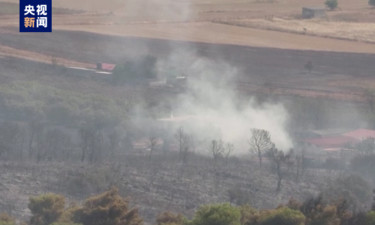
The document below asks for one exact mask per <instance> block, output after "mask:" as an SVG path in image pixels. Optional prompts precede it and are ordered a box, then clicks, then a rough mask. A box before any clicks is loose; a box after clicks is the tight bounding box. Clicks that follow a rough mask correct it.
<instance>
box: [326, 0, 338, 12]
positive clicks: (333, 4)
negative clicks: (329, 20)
mask: <svg viewBox="0 0 375 225" xmlns="http://www.w3.org/2000/svg"><path fill="white" fill-rule="evenodd" d="M325 4H326V6H327V7H328V8H329V9H330V10H334V9H336V8H337V6H338V3H337V0H327V1H326V2H325Z"/></svg>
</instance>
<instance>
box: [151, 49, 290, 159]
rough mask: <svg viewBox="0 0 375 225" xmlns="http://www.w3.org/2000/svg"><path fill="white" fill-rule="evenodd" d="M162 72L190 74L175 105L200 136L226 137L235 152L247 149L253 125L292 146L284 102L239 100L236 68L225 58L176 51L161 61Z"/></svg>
mask: <svg viewBox="0 0 375 225" xmlns="http://www.w3.org/2000/svg"><path fill="white" fill-rule="evenodd" d="M158 70H159V74H160V75H159V76H163V73H167V71H173V72H174V73H176V74H177V76H179V75H186V76H188V81H187V87H186V91H185V92H184V93H182V94H181V95H180V96H178V98H177V99H178V100H177V101H176V104H175V106H174V109H173V117H174V118H175V120H172V121H175V122H177V121H180V122H182V121H183V122H182V124H181V126H183V127H184V128H185V129H186V130H188V131H189V132H190V133H192V134H194V136H195V137H196V138H197V139H201V140H204V141H210V140H212V139H223V141H224V142H229V143H233V144H235V149H236V153H246V152H247V151H248V139H249V138H250V136H251V132H250V130H251V129H252V128H258V129H265V130H267V131H269V132H270V134H271V138H272V140H273V142H274V143H275V144H276V146H277V147H278V148H280V149H282V150H289V149H290V148H291V147H292V141H291V139H290V137H289V134H288V133H287V131H286V129H285V127H286V124H287V122H288V113H287V111H286V109H285V108H284V106H283V105H282V104H274V103H264V104H258V103H256V101H255V100H254V99H253V98H249V99H246V100H243V99H242V100H240V96H239V94H238V93H237V92H236V90H235V85H234V78H235V76H236V75H237V69H236V68H234V67H232V66H230V65H228V64H226V63H225V62H218V61H210V60H208V59H205V58H201V57H199V56H197V55H196V54H194V53H193V52H186V51H177V52H175V53H173V54H171V55H170V57H169V58H168V59H167V60H165V61H160V62H159V63H158Z"/></svg>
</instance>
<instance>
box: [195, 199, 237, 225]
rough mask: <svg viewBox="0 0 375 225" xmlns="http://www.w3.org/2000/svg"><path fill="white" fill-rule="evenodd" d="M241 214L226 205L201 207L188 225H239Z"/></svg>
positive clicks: (234, 208)
mask: <svg viewBox="0 0 375 225" xmlns="http://www.w3.org/2000/svg"><path fill="white" fill-rule="evenodd" d="M240 220H241V212H240V210H239V209H238V208H237V207H234V206H231V205H230V204H228V203H224V204H215V205H205V206H201V207H200V208H199V209H198V211H197V212H196V213H195V216H194V219H193V220H192V221H191V222H190V223H189V224H190V225H240V224H241V223H240Z"/></svg>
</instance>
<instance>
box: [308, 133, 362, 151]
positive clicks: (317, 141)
mask: <svg viewBox="0 0 375 225" xmlns="http://www.w3.org/2000/svg"><path fill="white" fill-rule="evenodd" d="M355 142H358V140H357V139H355V138H352V137H349V136H332V137H322V138H313V139H307V140H305V143H308V144H311V145H315V146H317V147H320V148H322V149H336V148H337V149H339V148H344V147H346V146H348V145H350V144H353V143H355Z"/></svg>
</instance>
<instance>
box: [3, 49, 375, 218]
mask: <svg viewBox="0 0 375 225" xmlns="http://www.w3.org/2000/svg"><path fill="white" fill-rule="evenodd" d="M310 64H311V63H310ZM311 65H312V64H311ZM311 65H307V66H305V70H308V71H309V74H311V73H313V72H314V70H315V69H316V68H315V64H314V70H313V67H312V66H311ZM7 66H8V67H9V65H8V64H7ZM7 66H4V67H5V68H7ZM13 66H14V65H13ZM156 67H157V58H155V57H152V56H145V57H144V58H141V59H139V61H137V60H136V61H134V60H133V61H131V60H130V61H126V62H125V63H123V64H119V65H118V66H117V67H116V69H115V71H114V72H113V74H112V75H113V76H111V77H110V78H106V79H98V80H96V79H92V78H81V77H80V78H77V77H76V76H74V75H73V76H72V74H70V72H69V71H68V70H66V69H64V68H60V67H59V66H58V65H55V66H54V67H51V68H50V67H48V66H46V68H45V70H47V71H49V72H51V73H55V72H56V73H57V74H53V76H54V77H53V78H54V79H55V78H56V79H58V80H59V81H63V80H68V82H67V84H66V83H65V84H64V83H62V84H61V86H59V85H60V84H59V85H57V84H55V83H54V81H51V80H49V78H48V77H49V76H50V75H37V74H38V73H39V72H41V71H35V72H34V73H35V74H32V75H33V78H36V79H35V80H32V81H30V80H29V79H26V78H24V77H20V78H19V77H16V78H9V77H8V78H9V79H4V83H2V84H0V107H1V108H0V109H1V110H0V118H1V119H0V170H1V171H2V173H1V174H0V178H1V180H2V183H1V186H0V187H1V189H0V193H1V197H0V211H2V212H4V213H6V214H4V215H1V216H0V225H13V224H22V223H27V224H30V225H39V224H40V225H49V224H53V225H73V224H75V225H78V224H81V225H122V224H124V225H125V224H129V225H139V224H143V223H146V224H160V225H172V224H173V225H179V224H181V225H182V224H187V225H195V224H197V225H207V224H212V225H220V224H222V225H230V224H233V225H235V224H236V225H239V224H241V225H242V224H243V225H273V224H275V225H276V224H286V225H289V224H290V225H294V224H295V225H304V224H306V225H318V224H319V225H320V224H327V225H354V224H363V225H373V224H374V220H375V219H374V218H375V213H374V211H373V210H374V208H373V201H372V198H373V193H372V189H373V186H374V183H375V177H374V173H373V171H375V167H374V165H375V144H374V139H371V138H368V139H364V140H362V141H360V142H357V143H356V144H352V145H350V146H349V145H348V146H347V149H348V151H349V152H350V154H349V156H348V155H345V151H342V152H339V153H338V154H331V155H323V156H322V155H316V154H312V153H311V146H306V145H305V144H304V143H303V140H304V139H306V138H311V137H314V135H316V133H313V131H315V130H326V129H329V128H332V127H338V126H343V127H345V128H348V129H349V128H350V129H351V128H355V127H356V126H357V123H358V121H356V120H351V119H347V118H353V115H358V114H359V115H361V118H362V119H363V120H364V122H365V123H367V124H369V125H368V127H369V128H373V127H374V125H375V124H373V117H374V110H373V104H372V102H373V100H374V99H373V95H370V94H368V96H367V98H366V101H365V102H359V103H348V102H334V101H331V100H326V99H321V98H303V97H297V96H287V97H284V96H283V97H282V96H278V95H277V94H274V93H273V92H272V86H271V87H270V88H269V89H270V90H269V91H266V92H262V93H257V94H256V95H257V96H256V97H254V101H255V102H256V103H257V104H259V105H262V104H263V103H272V104H273V103H282V104H283V105H285V107H286V108H287V110H288V112H289V117H290V119H289V121H288V123H287V124H285V126H286V129H287V130H288V131H289V133H290V134H291V139H292V140H293V143H294V146H293V147H294V148H293V149H282V147H280V146H277V145H276V144H275V143H276V141H275V139H276V138H275V137H274V136H272V135H271V132H270V131H268V130H266V129H263V128H252V127H253V126H252V124H249V125H248V126H249V129H248V130H246V134H244V136H246V137H247V138H244V139H243V140H242V141H243V142H244V143H246V144H245V145H242V146H241V145H238V144H237V143H235V142H231V141H229V140H227V139H225V137H223V136H221V135H220V134H218V132H217V131H216V130H215V129H214V128H212V129H208V130H204V132H205V133H209V135H207V136H206V134H203V132H200V133H198V132H194V130H191V129H189V128H190V127H189V124H188V123H185V124H183V123H181V124H173V123H168V122H165V121H174V119H176V120H178V119H179V118H178V117H177V116H176V118H175V117H174V116H173V115H171V114H173V108H174V107H175V106H176V105H177V104H178V103H179V102H178V101H179V100H180V99H179V98H178V95H179V94H181V93H182V92H184V91H185V89H184V88H181V86H180V85H181V84H179V85H171V84H164V86H157V87H151V86H150V85H149V83H150V81H152V80H153V79H156V78H157V74H156V69H157V68H156ZM35 68H40V67H38V66H35ZM11 70H12V69H11ZM36 70H37V69H36ZM301 70H302V71H301V73H302V74H305V71H304V70H303V68H302V69H301ZM22 73H26V71H23V72H22ZM30 73H33V72H30ZM72 73H73V72H72ZM179 75H181V74H174V76H175V77H180V78H181V76H179ZM184 79H185V77H184ZM86 82H87V83H86ZM184 82H188V81H186V80H185V81H184ZM74 83H77V84H78V86H80V85H82V89H79V88H77V86H75V87H74V88H70V89H69V88H67V87H68V86H69V85H71V84H74ZM83 84H85V85H87V86H85V85H83ZM182 86H186V83H183V84H182ZM215 91H217V90H215ZM239 91H243V90H239ZM244 96H246V97H243V98H250V97H249V95H248V93H244ZM194 97H197V96H194ZM219 97H220V98H218V99H219V101H220V99H221V97H222V96H219ZM246 100H248V99H246ZM244 102H245V101H244ZM210 103H211V104H217V102H210ZM353 107H356V108H357V109H358V110H356V111H355V112H354V111H351V110H350V109H351V108H353ZM347 109H349V110H347ZM171 111H172V113H171ZM170 115H171V116H170ZM275 116H279V115H278V114H277V112H275ZM160 118H163V119H164V120H162V119H160ZM245 122H247V121H244V123H245ZM253 122H254V123H256V122H257V121H253ZM171 124H172V125H171ZM228 129H229V128H228ZM202 136H204V138H202ZM207 137H209V138H207ZM347 149H345V150H347ZM341 153H342V154H341ZM114 186H116V187H117V188H112V187H114ZM14 187H17V188H19V189H21V190H22V191H21V194H19V196H18V195H16V194H14V193H13V192H12V191H10V190H11V189H12V188H14ZM111 188H112V189H111ZM108 190H109V191H108ZM46 192H54V193H58V194H43V193H46ZM99 193H102V194H99ZM40 194H42V195H40ZM98 194H99V195H98ZM30 196H34V197H31V198H30V199H28V198H29V197H30ZM64 196H65V197H64ZM90 196H91V197H90ZM121 196H129V197H130V198H129V199H124V198H122V197H121ZM312 196H315V197H312ZM316 196H317V197H316ZM290 197H293V198H295V199H297V200H294V199H290ZM84 199H86V200H84ZM79 201H81V203H74V202H79ZM82 201H83V202H82ZM222 202H229V203H222ZM371 207H372V208H371ZM265 208H267V210H265ZM22 221H23V222H22Z"/></svg>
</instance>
